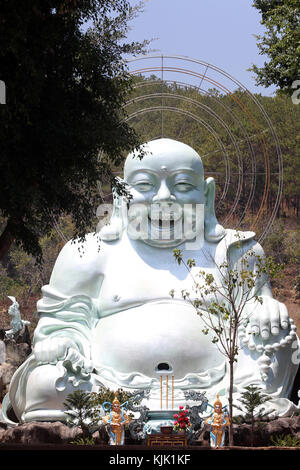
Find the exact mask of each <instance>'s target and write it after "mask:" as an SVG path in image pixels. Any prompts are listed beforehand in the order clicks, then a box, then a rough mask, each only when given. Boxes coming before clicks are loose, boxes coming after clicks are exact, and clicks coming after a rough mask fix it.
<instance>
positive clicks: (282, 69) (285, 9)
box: [251, 0, 300, 95]
mask: <svg viewBox="0 0 300 470" xmlns="http://www.w3.org/2000/svg"><path fill="white" fill-rule="evenodd" d="M253 6H254V7H255V8H256V9H257V10H258V11H259V12H260V13H261V15H262V21H261V23H262V25H264V26H265V28H266V31H265V32H264V34H263V35H261V36H257V40H258V43H257V45H258V48H259V51H260V54H265V55H267V57H268V59H269V62H265V63H264V66H263V67H257V66H256V65H253V66H252V69H251V70H253V71H254V72H255V73H256V75H257V78H256V80H257V83H258V84H259V85H264V86H266V87H269V86H270V85H276V86H277V87H279V88H280V89H281V90H283V91H284V92H285V93H287V94H288V95H292V94H293V92H294V91H295V90H294V86H293V83H294V82H295V81H296V80H300V75H299V61H300V4H299V0H254V2H253ZM297 85H298V88H299V83H298V84H297Z"/></svg>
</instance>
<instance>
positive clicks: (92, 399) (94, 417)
mask: <svg viewBox="0 0 300 470" xmlns="http://www.w3.org/2000/svg"><path fill="white" fill-rule="evenodd" d="M133 396H134V392H126V391H124V390H123V389H121V388H120V389H118V390H117V398H118V400H119V402H120V404H121V405H122V403H125V402H126V401H128V400H130V399H132V397H133ZM114 398H115V392H114V391H112V390H110V389H107V388H105V387H100V389H99V391H98V392H97V393H96V392H84V391H83V390H76V391H75V392H73V393H70V394H69V395H68V396H67V398H66V401H65V403H64V406H65V407H66V409H67V410H66V411H65V413H66V415H67V417H66V422H67V424H68V425H69V426H78V427H80V429H81V431H82V434H83V436H82V438H81V437H80V438H77V439H76V441H73V443H74V444H81V445H85V444H90V443H91V444H92V441H93V439H92V437H91V436H92V433H93V432H94V431H95V429H96V428H97V427H98V426H99V424H100V422H101V413H102V404H103V403H104V402H106V401H108V402H110V403H112V402H113V400H114ZM132 403H133V404H136V403H137V402H135V401H134V399H132ZM129 417H130V416H129Z"/></svg>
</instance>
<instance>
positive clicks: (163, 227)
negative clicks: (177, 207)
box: [148, 217, 179, 233]
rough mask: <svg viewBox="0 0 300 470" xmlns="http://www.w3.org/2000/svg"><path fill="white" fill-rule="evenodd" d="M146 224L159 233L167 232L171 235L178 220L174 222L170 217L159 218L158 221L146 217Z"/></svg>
mask: <svg viewBox="0 0 300 470" xmlns="http://www.w3.org/2000/svg"><path fill="white" fill-rule="evenodd" d="M148 222H149V224H150V226H151V228H152V227H153V228H154V229H156V230H159V231H160V232H163V231H166V232H167V231H169V232H170V233H171V232H174V229H175V223H177V224H178V223H179V220H176V221H175V220H174V218H171V217H165V218H164V217H159V218H158V219H157V218H151V217H148Z"/></svg>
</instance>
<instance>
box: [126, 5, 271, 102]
mask: <svg viewBox="0 0 300 470" xmlns="http://www.w3.org/2000/svg"><path fill="white" fill-rule="evenodd" d="M131 3H132V5H134V4H136V3H137V2H136V1H135V0H131ZM260 19H261V18H260V15H259V13H258V11H257V10H256V9H254V8H253V7H252V0H148V1H147V3H146V6H145V11H144V13H141V14H140V15H139V17H138V18H136V19H135V20H133V22H132V23H131V27H132V29H131V31H130V32H129V36H128V39H130V40H142V39H151V38H157V39H156V40H154V41H153V42H152V44H151V47H152V48H153V49H157V50H158V51H157V52H156V53H157V54H166V55H167V54H175V55H184V56H189V57H192V58H195V59H200V60H204V61H206V62H208V63H210V64H213V65H215V66H217V67H219V68H221V69H223V70H225V71H226V72H228V73H229V74H230V75H232V76H233V77H234V78H236V79H237V80H238V81H239V82H241V83H242V84H243V85H244V86H245V87H247V88H248V89H249V90H250V91H251V92H252V93H262V94H263V95H267V96H270V95H272V94H273V93H274V90H275V87H272V88H271V87H270V88H263V87H257V86H256V85H255V79H254V74H253V72H249V71H247V69H248V68H249V67H250V66H251V65H252V64H253V63H255V64H256V65H259V66H261V65H263V62H264V60H266V57H263V56H261V55H259V54H258V48H257V45H256V39H255V37H254V34H261V33H262V32H263V26H262V25H261V24H260Z"/></svg>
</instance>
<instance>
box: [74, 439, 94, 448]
mask: <svg viewBox="0 0 300 470" xmlns="http://www.w3.org/2000/svg"><path fill="white" fill-rule="evenodd" d="M70 444H75V445H77V446H94V445H95V439H93V438H92V437H84V438H83V437H77V438H76V439H74V441H71V442H70Z"/></svg>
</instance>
